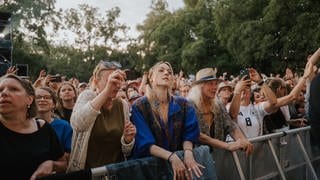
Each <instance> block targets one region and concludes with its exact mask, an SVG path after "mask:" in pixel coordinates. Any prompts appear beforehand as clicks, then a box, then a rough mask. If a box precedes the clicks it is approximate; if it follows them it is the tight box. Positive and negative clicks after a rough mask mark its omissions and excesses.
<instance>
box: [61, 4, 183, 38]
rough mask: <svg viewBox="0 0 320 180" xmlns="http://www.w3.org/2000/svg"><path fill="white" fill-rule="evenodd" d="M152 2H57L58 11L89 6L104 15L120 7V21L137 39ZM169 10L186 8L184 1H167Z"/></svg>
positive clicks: (131, 35) (129, 33)
mask: <svg viewBox="0 0 320 180" xmlns="http://www.w3.org/2000/svg"><path fill="white" fill-rule="evenodd" d="M151 2H152V0H56V8H57V9H60V8H62V9H67V8H77V7H78V5H79V4H89V5H91V6H93V7H98V8H99V10H100V13H104V12H105V11H106V10H109V9H111V8H113V7H116V6H118V7H119V8H120V10H121V13H120V17H119V18H118V21H119V22H120V23H125V24H126V25H127V26H129V27H130V30H129V31H128V36H130V37H133V38H135V37H137V36H138V32H137V30H136V25H137V24H141V23H143V21H144V19H145V18H146V15H147V13H148V12H150V10H151V9H150V6H151ZM167 2H168V10H170V11H174V10H177V9H179V8H182V7H183V6H184V4H183V0H167Z"/></svg>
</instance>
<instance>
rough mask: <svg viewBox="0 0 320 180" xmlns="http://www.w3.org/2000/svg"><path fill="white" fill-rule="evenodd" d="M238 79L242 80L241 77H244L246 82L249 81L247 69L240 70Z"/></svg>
mask: <svg viewBox="0 0 320 180" xmlns="http://www.w3.org/2000/svg"><path fill="white" fill-rule="evenodd" d="M239 76H240V79H242V77H243V76H246V77H245V78H244V79H245V80H248V79H250V75H249V70H248V69H242V70H240V75H239Z"/></svg>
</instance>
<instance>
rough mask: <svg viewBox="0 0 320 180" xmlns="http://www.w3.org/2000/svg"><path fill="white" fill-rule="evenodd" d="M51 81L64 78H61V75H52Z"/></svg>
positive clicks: (59, 80)
mask: <svg viewBox="0 0 320 180" xmlns="http://www.w3.org/2000/svg"><path fill="white" fill-rule="evenodd" d="M50 81H51V82H62V78H61V76H60V75H56V76H51V79H50Z"/></svg>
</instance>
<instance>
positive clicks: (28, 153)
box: [0, 74, 67, 180]
mask: <svg viewBox="0 0 320 180" xmlns="http://www.w3.org/2000/svg"><path fill="white" fill-rule="evenodd" d="M44 98H45V99H47V97H42V99H44ZM36 113H37V106H36V103H35V91H34V89H33V87H32V84H31V83H30V82H27V81H26V80H23V79H21V78H19V77H18V76H15V75H13V74H8V75H5V76H3V77H1V78H0V145H1V146H0V159H1V163H0V169H1V178H2V179H31V180H34V179H36V178H38V177H42V176H46V175H50V174H52V173H55V172H57V173H59V172H64V171H65V170H66V167H67V160H66V158H65V156H64V151H63V148H62V147H61V145H60V143H59V139H58V137H57V135H56V133H55V131H54V129H53V128H52V127H51V126H50V125H49V124H48V123H46V122H45V121H44V120H42V119H36V118H35V116H36Z"/></svg>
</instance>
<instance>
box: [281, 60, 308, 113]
mask: <svg viewBox="0 0 320 180" xmlns="http://www.w3.org/2000/svg"><path fill="white" fill-rule="evenodd" d="M312 73H313V64H312V62H311V61H310V60H309V61H308V62H307V64H306V67H305V69H304V74H303V76H302V78H300V79H299V82H298V84H297V85H296V86H295V87H294V88H293V89H292V91H291V92H290V93H289V94H288V95H286V96H284V97H281V98H278V100H277V104H276V105H275V107H276V108H279V107H281V106H285V105H287V104H289V103H291V102H292V101H293V100H295V99H296V98H298V97H299V93H300V92H301V90H302V88H303V86H304V85H305V83H306V80H307V79H308V78H309V76H310V75H311V74H312Z"/></svg>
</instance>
